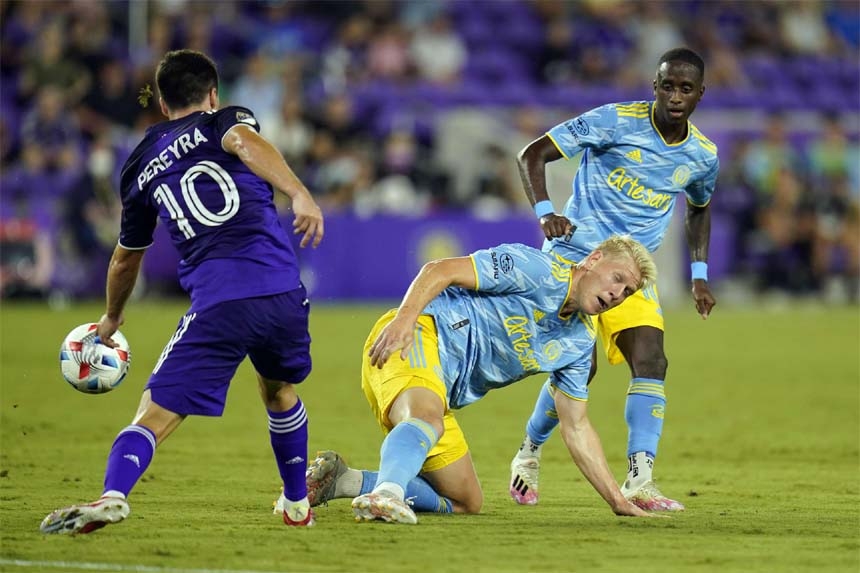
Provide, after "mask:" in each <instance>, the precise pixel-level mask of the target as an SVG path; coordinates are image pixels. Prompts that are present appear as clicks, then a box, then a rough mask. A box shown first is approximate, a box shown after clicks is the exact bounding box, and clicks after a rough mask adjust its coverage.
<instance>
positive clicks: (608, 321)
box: [597, 285, 663, 364]
mask: <svg viewBox="0 0 860 573" xmlns="http://www.w3.org/2000/svg"><path fill="white" fill-rule="evenodd" d="M597 323H598V335H599V336H600V340H601V342H602V343H603V350H604V351H606V358H607V359H608V360H609V363H610V364H621V363H622V362H624V355H623V354H621V350H620V349H619V348H618V346H616V344H615V339H616V338H617V337H618V333H619V332H621V331H622V330H627V329H628V328H634V327H636V326H653V327H654V328H658V329H660V330H663V309H662V308H660V298H659V296H658V294H657V285H651V286H649V287H648V288H646V289H640V290H637V291H636V292H635V293H633V296H631V297H629V298H628V299H627V300H625V301H624V302H622V303H621V304H619V305H618V306H616V307H615V308H613V309H610V310H607V311H606V312H604V313H601V314H600V315H598V319H597Z"/></svg>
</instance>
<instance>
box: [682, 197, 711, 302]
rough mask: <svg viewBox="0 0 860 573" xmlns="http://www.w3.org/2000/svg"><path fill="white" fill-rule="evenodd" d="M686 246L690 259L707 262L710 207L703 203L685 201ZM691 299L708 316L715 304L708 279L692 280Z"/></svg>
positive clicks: (709, 236)
mask: <svg viewBox="0 0 860 573" xmlns="http://www.w3.org/2000/svg"><path fill="white" fill-rule="evenodd" d="M686 230H687V246H688V248H689V250H690V260H691V261H702V262H707V260H708V245H709V243H710V240H711V207H710V205H705V206H703V207H699V206H696V205H693V204H692V203H690V202H689V201H688V202H687V218H686ZM692 291H693V301H694V302H695V303H696V311H697V312H698V313H699V315H701V317H702V318H703V319H706V318H708V316H709V315H710V314H711V309H712V308H714V305H716V304H717V301H716V299H715V298H714V295H713V293H711V288H710V287H709V286H708V281H706V280H703V279H694V280H693V288H692Z"/></svg>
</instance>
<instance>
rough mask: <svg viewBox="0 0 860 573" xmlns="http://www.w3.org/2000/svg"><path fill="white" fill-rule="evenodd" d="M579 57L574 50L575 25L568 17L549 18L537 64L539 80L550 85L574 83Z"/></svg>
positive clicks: (536, 69)
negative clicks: (572, 24) (573, 25)
mask: <svg viewBox="0 0 860 573" xmlns="http://www.w3.org/2000/svg"><path fill="white" fill-rule="evenodd" d="M578 59H579V58H578V57H577V55H576V53H575V51H574V42H573V27H572V26H571V24H570V22H569V21H568V19H567V18H555V19H552V20H548V21H547V22H546V26H545V27H544V38H543V42H542V45H541V49H540V52H539V53H538V58H537V63H536V65H535V71H536V72H537V77H536V79H537V81H538V82H540V83H542V84H549V85H560V84H568V83H572V82H573V80H574V77H575V73H576V67H577V66H576V63H575V62H576V61H577V60H578Z"/></svg>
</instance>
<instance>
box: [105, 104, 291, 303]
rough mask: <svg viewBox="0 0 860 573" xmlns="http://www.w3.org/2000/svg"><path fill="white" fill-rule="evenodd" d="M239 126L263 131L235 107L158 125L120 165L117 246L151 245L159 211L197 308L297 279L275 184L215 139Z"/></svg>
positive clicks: (285, 286)
mask: <svg viewBox="0 0 860 573" xmlns="http://www.w3.org/2000/svg"><path fill="white" fill-rule="evenodd" d="M239 124H243V125H247V126H250V127H252V128H254V129H256V130H258V131H259V126H258V124H257V120H256V119H255V118H254V114H253V113H252V112H251V111H250V110H248V109H246V108H242V107H235V106H234V107H227V108H225V109H222V110H219V111H212V112H197V113H192V114H191V115H188V116H186V117H183V118H180V119H176V120H172V121H165V122H162V123H159V124H157V125H154V126H152V127H150V128H149V129H148V130H147V132H146V135H145V137H144V139H143V141H142V142H141V143H140V144H139V145H138V146H137V148H136V149H135V150H134V152H132V154H131V156H130V157H129V159H128V161H127V162H126V164H125V165H124V166H123V170H122V179H121V184H120V185H121V195H122V205H123V212H122V226H121V230H120V238H119V244H120V246H122V247H124V248H126V249H133V250H134V249H145V248H147V247H148V246H150V245H151V244H152V235H153V231H154V230H155V225H156V222H157V220H158V219H159V218H160V219H161V220H162V222H163V223H164V224H166V225H167V228H168V229H169V231H170V237H171V240H172V241H173V244H174V245H175V246H176V248H177V249H178V250H179V253H180V255H181V257H182V260H181V261H180V264H179V280H180V284H181V285H182V288H183V289H185V291H186V292H188V294H189V295H190V296H191V303H192V308H195V309H198V310H199V309H203V308H206V307H209V306H212V305H214V304H217V303H219V302H224V301H228V300H236V299H241V298H248V297H255V296H264V295H270V294H277V293H282V292H286V291H289V290H292V289H295V288H298V287H299V285H300V282H299V269H298V264H297V261H296V255H295V252H294V251H293V247H292V245H291V243H290V241H289V238H288V236H287V234H286V232H285V231H284V229H283V227H282V226H281V224H280V221H279V220H278V213H277V210H276V209H275V205H274V202H273V200H272V195H273V190H272V187H271V185H269V184H268V182H266V181H265V180H263V179H261V178H260V177H258V176H257V175H255V174H254V173H253V172H252V171H251V170H250V169H248V167H247V166H246V165H245V164H244V163H242V161H241V160H240V159H239V158H238V157H236V156H235V155H232V154H231V153H228V152H226V151H225V150H224V149H223V147H222V146H221V142H222V139H223V137H224V135H225V134H226V133H227V132H228V131H229V130H230V129H232V128H233V127H235V126H237V125H239Z"/></svg>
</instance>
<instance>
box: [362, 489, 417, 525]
mask: <svg viewBox="0 0 860 573" xmlns="http://www.w3.org/2000/svg"><path fill="white" fill-rule="evenodd" d="M352 512H353V513H354V514H355V520H356V521H359V522H360V521H374V520H380V521H387V522H389V523H405V524H408V525H415V524H416V523H418V516H417V515H415V512H414V511H412V508H411V507H409V504H408V503H406V502H405V501H403V500H402V499H399V498H396V497H394V496H393V495H391V494H388V493H385V492H380V493H373V492H371V493H366V494H364V495H360V496H358V497H357V498H355V499H353V500H352Z"/></svg>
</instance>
